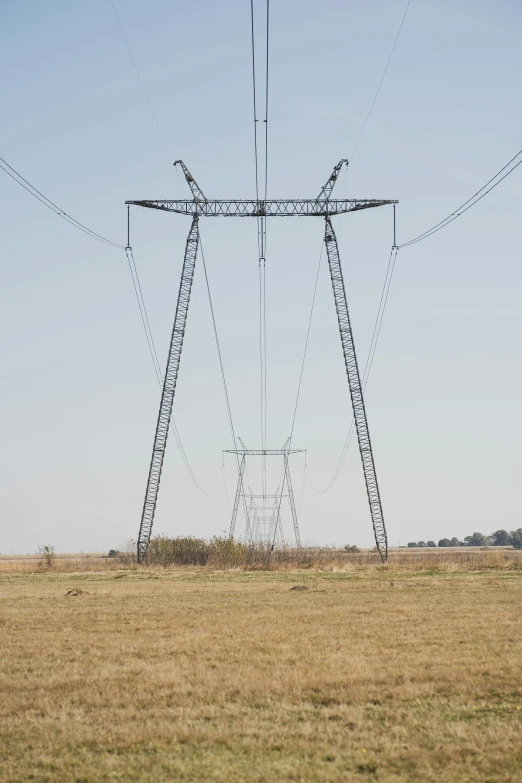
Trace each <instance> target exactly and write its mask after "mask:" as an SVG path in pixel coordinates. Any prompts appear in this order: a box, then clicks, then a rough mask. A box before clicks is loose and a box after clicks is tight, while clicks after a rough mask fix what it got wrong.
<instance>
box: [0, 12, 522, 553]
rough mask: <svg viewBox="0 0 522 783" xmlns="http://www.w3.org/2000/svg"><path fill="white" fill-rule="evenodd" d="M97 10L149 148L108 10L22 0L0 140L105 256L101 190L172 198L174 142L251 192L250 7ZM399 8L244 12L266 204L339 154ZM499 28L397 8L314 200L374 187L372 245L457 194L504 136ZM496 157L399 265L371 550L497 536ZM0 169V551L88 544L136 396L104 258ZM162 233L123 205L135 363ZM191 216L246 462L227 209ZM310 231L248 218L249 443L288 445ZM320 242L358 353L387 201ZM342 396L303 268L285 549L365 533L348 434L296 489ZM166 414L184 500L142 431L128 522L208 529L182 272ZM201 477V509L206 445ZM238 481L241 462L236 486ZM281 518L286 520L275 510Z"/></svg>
mask: <svg viewBox="0 0 522 783" xmlns="http://www.w3.org/2000/svg"><path fill="white" fill-rule="evenodd" d="M115 4H116V7H117V9H118V13H119V15H120V19H121V22H122V25H123V27H124V29H125V32H126V35H127V38H128V41H129V44H130V47H131V49H132V52H133V55H134V58H135V60H136V63H137V65H138V68H139V70H140V73H141V76H142V79H143V82H144V84H145V86H146V89H147V91H148V94H149V97H150V100H151V102H152V104H153V106H154V109H155V111H156V114H157V117H158V120H159V123H160V125H161V127H162V130H163V133H164V135H165V137H166V139H167V143H168V147H169V151H167V149H166V148H165V145H164V143H163V140H162V138H161V136H160V134H159V133H158V130H157V127H156V126H155V123H154V120H153V118H152V116H151V114H150V111H149V108H148V105H147V102H146V100H145V98H144V95H143V93H142V91H141V87H140V84H139V81H138V79H137V77H136V74H135V72H134V70H133V68H132V64H131V62H130V59H129V55H128V53H127V50H126V48H125V44H124V42H123V39H122V37H121V33H120V31H119V29H118V27H117V24H116V20H115V18H114V15H113V12H112V9H111V6H110V2H109V0H94V2H90V3H82V2H72V3H71V2H65V1H64V0H55V1H54V2H52V3H41V2H34V0H33V2H30V1H23V2H18V3H11V4H8V3H3V4H2V9H1V24H0V58H1V73H2V80H3V85H2V113H3V120H2V123H1V124H0V137H1V143H0V155H1V156H2V157H4V158H5V159H6V160H7V161H8V162H9V163H11V165H13V166H14V167H15V168H16V169H18V171H20V172H21V174H22V175H23V176H25V177H26V178H27V179H29V180H30V181H31V182H32V183H33V184H34V185H35V186H36V187H37V188H39V189H40V190H42V191H43V192H44V193H45V194H46V195H47V196H48V197H49V198H51V199H53V200H54V201H55V202H56V203H57V204H59V205H60V206H62V207H63V208H64V209H66V210H67V211H68V212H70V213H71V214H72V215H73V216H74V217H76V218H77V219H78V220H80V221H82V222H83V223H86V224H87V225H88V226H90V227H91V228H93V229H94V230H95V231H97V232H99V233H101V234H104V235H105V236H108V237H110V238H111V239H114V241H116V242H120V243H122V244H125V240H126V236H125V222H126V214H125V207H124V201H125V200H126V199H139V198H168V197H170V198H178V197H179V196H180V194H181V195H186V194H188V190H187V187H186V185H185V183H184V182H183V181H182V180H181V178H180V181H179V183H178V180H177V177H176V173H175V170H174V169H173V168H172V163H173V161H174V160H175V159H176V158H182V159H183V160H184V161H185V162H186V163H187V165H188V166H189V168H190V169H191V171H192V173H193V174H194V176H195V177H196V179H197V180H198V182H199V184H200V186H201V187H202V189H203V190H204V192H205V193H206V195H207V196H209V197H210V198H212V197H214V198H218V197H222V198H224V197H237V198H241V197H242V198H249V197H253V196H254V166H253V131H252V89H251V71H250V67H251V66H250V38H249V35H250V28H249V25H250V19H249V8H250V4H249V2H248V0H228V1H227V2H220V3H215V2H209V0H202V2H199V3H194V2H188V0H185V1H183V0H177V1H175V2H166V0H158V1H157V2H155V3H153V4H150V3H149V4H144V3H142V2H136V1H135V0H115ZM256 5H259V0H258V2H257V3H256ZM405 5H406V4H405V2H404V0H400V2H399V0H386V1H385V0H382V1H379V0H367V2H361V0H359V1H358V2H341V0H325V2H322V3H319V4H318V3H317V2H312V1H311V0H286V2H277V1H275V0H272V3H271V42H270V115H269V117H270V121H269V181H268V194H269V197H279V198H285V197H289V198H291V197H310V198H311V197H314V196H315V195H316V194H317V193H318V192H319V190H320V188H321V186H322V185H323V184H324V182H325V180H326V179H327V177H328V176H329V174H330V172H331V170H332V168H333V166H334V165H335V163H336V162H337V161H338V160H339V159H340V158H342V157H350V156H351V152H352V150H353V147H354V144H355V141H356V139H357V137H358V135H359V133H360V130H361V127H362V124H363V122H364V119H365V117H366V114H367V112H368V109H369V106H370V104H371V101H372V98H373V95H374V93H375V90H376V88H377V85H378V83H379V79H380V78H381V75H382V72H383V69H384V66H385V64H386V60H387V58H388V55H389V52H390V49H391V46H392V44H393V40H394V38H395V35H396V32H397V29H398V26H399V23H400V20H401V17H402V14H403V12H404V8H405ZM259 7H261V6H260V5H259ZM521 32H522V6H521V5H520V3H518V2H515V1H514V0H512V1H510V0H498V1H497V2H492V0H489V1H488V2H486V0H473V2H471V0H462V1H461V2H459V3H455V2H444V1H443V0H412V3H411V6H410V9H409V12H408V15H407V17H406V21H405V23H404V27H403V29H402V33H401V36H400V38H399V42H398V44H397V48H396V50H395V54H394V56H393V59H392V61H391V64H390V67H389V70H388V73H387V76H386V79H385V81H384V84H383V86H382V89H381V92H380V95H379V98H378V100H377V103H376V105H375V108H374V111H373V113H372V115H371V118H370V120H369V122H368V125H367V127H366V130H365V133H364V135H363V137H362V139H361V142H360V144H359V146H358V149H357V151H356V154H355V155H354V157H353V159H352V162H351V165H350V168H349V172H348V176H347V179H346V184H345V180H344V175H343V179H341V180H340V182H339V183H338V186H337V188H338V190H337V195H338V196H339V197H341V196H342V195H344V194H345V195H346V196H347V197H359V198H397V199H399V200H400V205H399V207H398V213H397V220H398V240H399V242H402V241H406V240H407V239H410V238H411V237H412V236H415V235H416V234H418V233H420V232H421V231H423V230H424V229H427V228H429V227H430V226H431V225H433V224H434V223H436V222H438V221H439V220H440V219H441V218H443V217H444V216H445V215H446V214H448V213H450V212H451V211H452V210H453V209H455V208H456V207H457V206H459V204H461V203H462V202H463V201H464V200H465V199H467V198H468V197H469V196H470V195H471V194H472V193H474V192H475V190H477V189H478V188H479V187H481V186H482V185H483V184H484V183H485V182H486V181H487V180H488V179H489V178H490V177H491V176H492V175H493V174H494V173H495V172H496V171H497V170H498V169H500V168H501V166H503V165H504V164H505V163H506V162H507V161H508V160H509V159H510V158H511V157H512V156H513V155H514V154H515V153H516V152H517V151H518V150H519V149H520V147H521V146H522V145H521V144H520V140H521V133H520V129H521V120H522V108H521V103H520V77H521V65H522V49H521V47H520V36H521ZM259 45H260V46H261V42H259ZM519 172H521V169H518V170H517V172H516V173H514V174H513V175H512V176H511V177H510V178H509V179H507V180H506V181H505V182H504V183H502V184H501V185H500V186H499V187H498V188H497V189H496V190H495V191H494V192H493V193H492V194H491V195H489V196H488V197H487V198H485V199H483V200H482V201H481V202H480V204H479V205H477V206H476V207H475V208H474V209H472V210H470V211H469V212H468V213H467V214H466V215H465V216H463V217H461V218H460V219H459V220H457V221H455V222H454V223H452V224H451V226H449V227H448V228H447V229H445V230H444V231H441V232H439V233H438V234H436V235H435V236H434V237H433V238H431V239H428V240H426V241H425V242H422V243H419V244H417V245H415V246H413V247H412V248H407V249H404V250H403V251H401V252H400V253H399V256H398V260H397V268H396V273H395V277H394V280H393V285H392V290H391V293H390V298H389V301H388V308H387V311H386V315H385V320H384V325H383V329H382V333H381V338H380V342H379V346H378V349H377V354H376V358H375V362H374V365H373V370H372V375H371V377H370V381H369V384H368V389H367V395H366V401H367V409H368V415H369V422H370V431H371V434H372V440H373V445H374V450H375V459H376V465H377V471H378V477H379V482H380V486H381V493H382V498H383V505H384V512H385V518H386V522H387V526H388V533H389V540H390V543H391V544H392V545H397V544H398V543H399V541H400V542H401V543H402V544H404V543H406V542H407V541H411V540H420V539H424V540H427V539H428V538H434V539H438V538H440V537H443V536H450V537H451V536H453V535H456V536H459V537H463V536H465V535H467V534H469V533H471V532H472V531H474V530H480V531H482V532H485V533H488V532H491V531H492V530H495V529H497V528H499V527H505V528H507V529H513V528H516V527H520V526H521V524H522V521H521V517H520V507H521V490H520V487H521V482H520V474H521V470H522V464H521V449H520V443H521V439H522V419H521V413H520V400H521V396H522V394H521V393H522V388H521V387H522V373H521V363H520V338H521V331H522V329H521V327H522V317H521V312H520V296H521V281H522V275H521V260H522V258H521V240H522V230H521V225H522V224H521V219H520V209H521V195H522V173H519ZM0 175H1V176H0V193H1V197H2V210H1V212H0V237H1V246H2V252H1V259H2V261H1V263H2V284H1V286H0V296H1V303H0V313H1V319H2V328H1V332H0V334H1V340H2V362H1V373H2V383H1V389H2V404H1V431H2V437H1V440H0V450H1V475H2V481H1V513H2V540H1V542H0V551H1V552H3V553H9V552H34V551H35V550H36V549H37V547H38V545H44V544H52V545H54V546H56V547H57V548H58V549H59V550H61V551H94V550H106V549H108V548H110V547H118V546H120V545H122V544H123V543H124V542H126V541H127V540H129V539H130V538H132V537H135V536H136V534H137V530H138V525H139V519H140V513H141V506H142V501H143V494H144V489H145V481H146V476H147V471H148V465H149V460H150V451H151V447H152V438H153V433H154V427H155V422H156V416H157V408H158V403H159V392H158V387H157V384H156V381H155V377H154V374H153V369H152V364H151V362H150V357H149V355H148V351H147V345H146V342H145V337H144V334H143V332H142V327H141V322H140V318H139V312H138V309H137V305H136V302H135V300H134V293H133V290H132V284H131V280H130V276H129V273H128V269H127V266H126V258H125V255H124V253H123V251H119V250H115V249H113V248H110V247H108V246H105V245H102V244H101V243H98V242H96V241H94V240H92V239H90V238H89V237H87V236H85V235H84V234H82V233H80V232H78V231H76V230H75V229H74V228H72V227H71V226H69V225H68V224H67V223H65V222H64V221H62V220H60V218H58V217H56V216H54V215H52V213H50V212H49V211H48V210H46V209H45V208H44V207H42V206H41V204H39V203H38V202H37V201H36V200H35V199H33V198H31V196H29V195H28V194H27V193H26V192H25V191H23V190H22V189H21V188H20V187H19V186H17V185H16V184H15V183H14V182H13V181H12V180H11V179H9V178H8V177H7V176H6V175H4V174H3V173H2V172H0ZM336 225H337V224H336ZM188 227H189V221H188V219H187V218H184V217H182V216H176V215H169V214H166V213H161V212H154V211H149V210H139V209H138V208H134V209H133V210H132V213H131V242H132V245H133V247H134V251H135V256H136V261H137V263H138V266H139V270H140V274H141V279H142V286H143V290H144V294H145V298H146V301H147V304H148V308H149V314H150V318H151V323H152V328H153V332H154V335H155V339H156V343H157V346H158V351H159V355H160V360H161V362H162V364H163V363H164V362H165V360H166V352H167V347H168V339H169V335H170V330H171V327H172V319H173V314H174V307H175V301H176V296H177V288H178V283H179V274H180V270H181V262H182V255H183V249H184V244H185V237H186V233H187V231H188ZM201 232H202V238H203V243H204V249H205V255H206V260H207V264H208V271H209V276H210V282H211V286H212V293H213V298H214V306H215V311H216V318H217V322H218V328H219V332H220V336H221V341H222V350H223V358H224V362H225V369H226V373H227V380H228V384H229V391H230V397H231V403H232V413H233V417H234V423H235V426H236V431H237V434H239V435H240V436H241V437H242V438H243V440H244V441H245V442H246V443H247V445H248V446H249V447H250V448H256V447H259V441H260V434H259V360H258V356H259V354H258V332H257V329H258V320H257V319H258V310H257V302H258V289H257V242H256V225H255V222H254V221H248V220H244V221H240V220H236V221H225V220H223V221H219V220H216V221H211V220H208V221H206V222H205V221H202V225H201ZM322 232H323V222H322V221H321V220H319V219H317V220H313V219H310V220H299V219H295V220H286V221H280V222H278V221H276V220H273V221H272V222H270V223H269V225H268V251H267V307H268V324H267V327H268V445H269V446H271V447H280V446H281V445H282V444H283V442H284V441H285V439H286V438H287V436H288V434H289V429H290V425H291V418H292V412H293V407H294V404H295V395H296V389H297V381H298V377H299V370H300V365H301V359H302V352H303V345H304V339H305V333H306V326H307V321H308V316H309V312H310V303H311V297H312V291H313V284H314V279H315V273H316V268H317V264H318V260H319V253H320V249H321V242H322ZM339 241H340V250H341V258H342V260H343V267H344V271H345V276H346V286H347V294H348V301H349V306H350V311H351V315H352V323H353V329H354V334H355V339H356V346H357V349H358V353H359V357H360V360H361V363H364V360H365V357H366V353H367V351H368V347H369V343H370V338H371V334H372V329H373V323H374V319H375V315H376V310H377V305H378V301H379V297H380V289H381V286H382V282H383V278H384V272H385V268H386V264H387V261H388V255H389V248H390V245H391V242H392V212H391V208H389V207H388V208H381V209H375V210H368V211H367V212H362V213H355V214H352V215H345V216H344V217H343V218H342V219H341V221H340V229H339ZM350 410H351V407H350V402H349V393H348V385H347V380H346V375H345V371H344V366H343V360H342V353H341V348H340V341H339V335H338V332H337V324H336V316H335V312H334V305H333V299H332V293H331V287H330V282H329V277H328V270H327V267H326V264H325V258H324V256H323V260H322V267H321V272H320V277H319V286H318V294H317V301H316V309H315V312H314V317H313V321H312V331H311V337H310V346H309V353H308V357H307V362H306V365H305V373H304V381H303V389H302V397H301V402H300V407H299V410H298V414H297V421H296V428H295V434H294V445H295V446H296V447H301V448H306V449H307V450H308V452H307V471H306V473H304V460H303V458H302V456H301V455H299V456H297V457H296V458H295V460H294V463H293V482H294V489H295V492H296V495H297V499H298V506H299V507H300V509H301V514H300V527H301V533H302V537H303V539H304V540H305V541H308V542H312V541H313V542H316V543H324V544H327V543H337V544H345V543H348V542H349V543H356V544H359V545H361V546H366V545H371V544H372V543H373V541H372V531H371V522H370V516H369V511H368V508H367V502H366V496H365V489H364V482H363V475H362V469H361V466H360V460H359V455H358V452H357V449H356V448H355V443H352V446H351V447H350V452H349V454H348V457H347V459H346V461H345V463H344V466H343V469H342V471H341V473H340V475H339V478H338V479H337V481H336V483H335V484H334V486H333V488H332V489H331V490H330V491H329V492H328V493H326V494H319V492H320V490H322V489H323V488H324V487H325V486H326V484H327V483H328V481H329V479H330V477H331V475H332V473H333V471H334V469H335V466H336V464H337V460H338V458H339V455H340V452H341V450H342V446H343V443H344V440H345V437H346V433H347V431H348V427H349V425H350V418H351V415H350ZM174 417H175V420H176V422H177V425H178V428H179V431H180V434H181V437H182V440H183V442H184V445H185V449H186V452H187V454H188V457H189V459H190V462H191V464H192V466H193V469H194V472H195V473H196V475H197V477H198V480H199V482H200V483H201V485H202V486H203V487H204V489H205V490H206V491H207V492H208V493H209V494H207V495H203V494H201V493H200V492H199V491H198V490H197V489H196V487H195V486H194V485H193V484H192V482H191V480H190V478H189V477H188V475H187V472H186V470H185V468H184V466H183V463H182V461H181V458H180V455H179V452H178V450H177V447H176V444H175V442H174V441H173V440H172V442H170V443H169V449H168V454H167V459H166V462H165V467H164V472H163V480H162V486H161V495H160V501H159V504H158V510H157V517H156V525H155V531H156V532H165V533H168V534H171V535H176V534H193V535H198V536H199V535H201V536H211V535H213V534H215V533H217V534H219V533H221V532H222V531H223V530H225V529H228V524H229V513H230V512H229V505H227V500H226V498H225V492H224V488H223V468H222V450H223V449H225V448H230V445H231V444H230V434H229V429H228V424H227V418H226V409H225V403H224V397H223V391H222V386H221V378H220V374H219V365H218V361H217V356H216V350H215V345H214V341H213V334H212V329H211V321H210V315H209V306H208V300H207V297H206V292H205V288H204V278H203V275H202V268H201V265H200V264H199V263H198V267H197V270H196V278H195V285H194V296H193V299H192V302H191V308H190V312H189V320H188V326H187V334H186V341H185V346H184V350H183V356H182V361H181V369H180V376H179V384H178V392H177V395H176V399H175V403H174ZM276 472H277V471H275V470H274V472H273V475H271V480H272V482H273V484H274V485H275V484H276V483H277V475H276ZM225 473H226V480H227V483H228V495H229V501H230V500H231V498H232V496H233V493H234V488H235V485H234V465H233V462H232V460H231V459H230V458H227V459H226V461H225ZM258 473H259V470H258V465H256V466H253V467H252V482H253V484H254V485H255V484H256V481H257V480H258ZM303 477H304V484H303ZM303 485H304V494H302V487H303ZM274 491H275V486H274ZM301 499H302V501H303V502H302V503H301ZM283 522H284V527H285V531H286V532H287V533H288V534H289V533H290V526H289V519H288V515H287V516H286V517H285V518H284V520H283Z"/></svg>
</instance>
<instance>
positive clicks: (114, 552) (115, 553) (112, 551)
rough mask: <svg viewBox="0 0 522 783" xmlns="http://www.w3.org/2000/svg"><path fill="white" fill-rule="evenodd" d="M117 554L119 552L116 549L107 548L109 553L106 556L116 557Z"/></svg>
mask: <svg viewBox="0 0 522 783" xmlns="http://www.w3.org/2000/svg"><path fill="white" fill-rule="evenodd" d="M119 554H120V553H119V550H118V549H109V554H108V555H107V557H118V555H119Z"/></svg>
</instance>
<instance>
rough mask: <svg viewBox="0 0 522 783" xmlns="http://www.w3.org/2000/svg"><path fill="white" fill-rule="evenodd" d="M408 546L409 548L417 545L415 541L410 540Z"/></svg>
mask: <svg viewBox="0 0 522 783" xmlns="http://www.w3.org/2000/svg"><path fill="white" fill-rule="evenodd" d="M408 546H409V547H410V548H413V547H416V546H417V544H416V543H415V541H410V543H409V544H408Z"/></svg>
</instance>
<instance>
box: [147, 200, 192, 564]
mask: <svg viewBox="0 0 522 783" xmlns="http://www.w3.org/2000/svg"><path fill="white" fill-rule="evenodd" d="M198 244H199V230H198V218H197V215H194V217H193V219H192V225H191V227H190V231H189V235H188V237H187V244H186V247H185V257H184V260H183V269H182V272H181V282H180V286H179V292H178V301H177V305H176V315H175V317H174V327H173V329H172V336H171V338H170V348H169V356H168V360H167V369H166V371H165V380H164V382H163V390H162V392H161V403H160V409H159V414H158V421H157V424H156V433H155V435H154V446H153V449H152V458H151V461H150V468H149V477H148V479H147V489H146V492H145V501H144V503H143V512H142V515H141V524H140V532H139V534H138V563H141V562H143V558H144V557H145V554H146V552H147V548H148V546H149V541H150V535H151V532H152V525H153V522H154V512H155V511H156V503H157V500H158V491H159V485H160V479H161V471H162V469H163V459H164V457H165V448H166V446H167V435H168V432H169V424H170V417H171V415H172V403H173V402H174V393H175V391H176V383H177V379H178V370H179V363H180V359H181V349H182V348H183V338H184V337H185V327H186V325H187V313H188V306H189V302H190V293H191V290H192V282H193V280H194V267H195V264H196V256H197V252H198Z"/></svg>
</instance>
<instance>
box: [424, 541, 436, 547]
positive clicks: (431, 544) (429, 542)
mask: <svg viewBox="0 0 522 783" xmlns="http://www.w3.org/2000/svg"><path fill="white" fill-rule="evenodd" d="M426 546H437V544H436V543H435V541H428V543H427V544H426Z"/></svg>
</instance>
